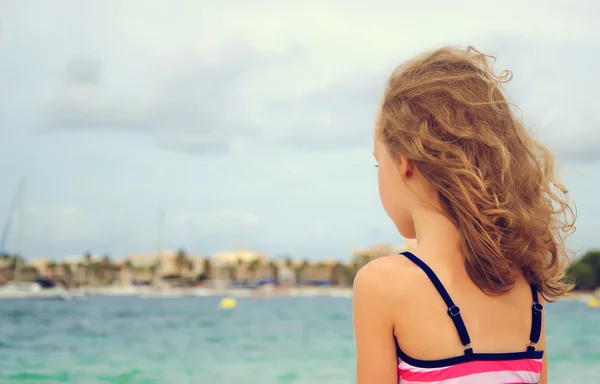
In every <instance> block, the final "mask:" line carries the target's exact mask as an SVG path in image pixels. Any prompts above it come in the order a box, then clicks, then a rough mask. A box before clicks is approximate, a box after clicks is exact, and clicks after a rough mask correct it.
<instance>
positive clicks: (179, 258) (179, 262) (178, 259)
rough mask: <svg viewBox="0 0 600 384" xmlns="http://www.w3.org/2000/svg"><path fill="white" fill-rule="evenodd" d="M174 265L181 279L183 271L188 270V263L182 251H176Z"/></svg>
mask: <svg viewBox="0 0 600 384" xmlns="http://www.w3.org/2000/svg"><path fill="white" fill-rule="evenodd" d="M175 265H176V266H177V271H178V273H179V276H180V277H183V270H184V269H185V268H189V266H190V262H189V261H188V258H187V255H186V254H185V251H184V250H183V249H179V251H177V255H176V256H175Z"/></svg>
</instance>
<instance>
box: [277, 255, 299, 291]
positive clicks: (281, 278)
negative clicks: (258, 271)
mask: <svg viewBox="0 0 600 384" xmlns="http://www.w3.org/2000/svg"><path fill="white" fill-rule="evenodd" d="M274 263H275V266H276V267H277V280H278V282H279V284H280V285H284V286H294V285H296V274H295V273H294V264H293V262H292V261H291V260H276V261H275V262H274Z"/></svg>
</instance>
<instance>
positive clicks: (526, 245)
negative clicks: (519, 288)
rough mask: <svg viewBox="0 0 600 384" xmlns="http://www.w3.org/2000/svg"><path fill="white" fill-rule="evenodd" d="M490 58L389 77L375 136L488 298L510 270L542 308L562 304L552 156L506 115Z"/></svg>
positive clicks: (452, 52) (561, 209) (570, 221)
mask: <svg viewBox="0 0 600 384" xmlns="http://www.w3.org/2000/svg"><path fill="white" fill-rule="evenodd" d="M494 62H495V58H494V57H492V56H488V55H485V54H483V53H481V52H479V51H477V50H476V49H474V48H472V47H468V48H467V49H460V48H454V47H444V48H441V49H438V50H435V51H433V52H429V53H426V54H424V55H421V56H419V57H417V58H415V59H413V60H411V61H409V62H407V63H405V64H403V65H401V66H399V67H398V68H397V69H396V70H394V72H393V73H392V75H391V77H390V79H389V81H388V84H387V87H386V90H385V93H384V98H383V104H382V107H381V111H380V113H379V116H378V121H377V130H378V132H377V133H378V135H379V136H380V137H381V140H382V141H383V142H384V143H385V144H386V146H387V148H388V149H389V151H390V152H391V154H392V155H396V156H397V155H402V156H404V157H406V158H407V159H410V160H411V161H412V162H413V163H414V164H415V165H416V166H417V168H418V169H419V171H420V172H421V173H422V174H423V176H424V177H425V178H426V179H427V180H428V181H429V182H431V183H432V184H433V185H434V186H435V187H436V188H437V190H438V191H439V194H440V198H441V201H442V202H443V203H444V208H445V211H446V212H445V214H447V215H448V216H449V217H450V218H451V219H452V220H453V221H454V223H455V224H456V226H457V227H458V229H459V231H460V234H461V243H462V246H463V249H464V251H465V266H466V270H467V272H468V274H469V276H470V278H471V279H472V280H473V282H474V283H475V284H477V286H479V287H480V288H481V289H482V290H484V291H485V292H488V293H490V294H498V293H502V292H505V291H507V290H509V289H510V288H511V287H512V285H513V284H514V282H515V281H516V279H517V278H518V271H519V269H520V270H521V271H522V273H523V274H524V276H525V278H526V279H528V280H529V282H530V283H531V284H534V285H536V286H537V287H538V289H539V290H540V292H541V293H542V295H543V296H544V298H545V299H546V300H548V301H554V300H555V299H557V298H559V297H561V296H563V295H565V294H566V293H567V292H568V291H569V290H570V289H571V288H572V285H571V284H569V283H568V282H565V281H564V278H563V277H564V274H565V270H566V267H567V265H568V262H569V257H568V250H567V248H566V246H565V238H566V237H567V236H568V235H570V234H571V233H572V232H574V230H575V226H574V222H575V217H576V210H575V209H574V206H573V207H571V205H570V202H569V198H568V192H567V189H566V188H565V187H564V186H563V184H561V182H560V181H559V179H558V177H557V175H556V172H555V166H554V157H553V155H552V153H551V152H550V151H549V150H548V149H547V148H546V147H544V146H543V145H542V144H540V143H539V142H538V141H536V140H535V139H534V138H533V137H532V136H531V134H530V133H529V132H528V131H527V130H526V129H525V127H524V125H523V123H522V122H521V121H519V119H517V118H516V117H515V115H514V113H513V111H512V110H511V105H510V104H509V102H508V101H507V99H506V97H505V95H504V94H503V91H502V89H501V85H502V84H503V83H506V82H508V81H510V80H511V78H512V73H511V72H510V71H502V72H500V73H499V74H498V75H496V74H495V73H494V68H493V67H494Z"/></svg>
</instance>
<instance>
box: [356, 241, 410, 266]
mask: <svg viewBox="0 0 600 384" xmlns="http://www.w3.org/2000/svg"><path fill="white" fill-rule="evenodd" d="M416 245H417V241H416V240H415V239H408V240H406V242H405V243H404V244H403V245H401V246H399V247H398V246H392V245H389V244H375V245H373V246H371V247H367V248H356V249H353V250H351V251H350V255H351V262H350V263H351V264H353V265H359V266H360V267H362V266H363V265H365V264H366V263H368V262H369V261H371V260H373V259H376V258H378V257H383V256H389V255H395V254H398V253H400V252H406V251H410V250H411V249H412V248H414V247H415V246H416Z"/></svg>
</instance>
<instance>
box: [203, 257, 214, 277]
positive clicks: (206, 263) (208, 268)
mask: <svg viewBox="0 0 600 384" xmlns="http://www.w3.org/2000/svg"><path fill="white" fill-rule="evenodd" d="M211 272H212V264H211V263H210V260H209V259H208V258H206V259H204V265H203V267H202V274H203V275H204V277H205V278H206V279H210V275H211Z"/></svg>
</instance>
